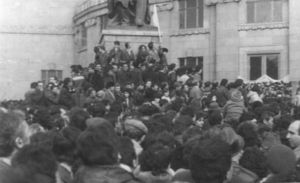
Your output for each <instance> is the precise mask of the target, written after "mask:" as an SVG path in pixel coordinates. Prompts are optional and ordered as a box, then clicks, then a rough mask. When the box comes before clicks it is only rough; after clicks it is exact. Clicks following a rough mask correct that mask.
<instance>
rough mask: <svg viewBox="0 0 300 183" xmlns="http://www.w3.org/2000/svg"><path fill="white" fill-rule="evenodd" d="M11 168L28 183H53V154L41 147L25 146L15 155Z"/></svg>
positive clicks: (54, 177) (54, 171) (54, 178)
mask: <svg viewBox="0 0 300 183" xmlns="http://www.w3.org/2000/svg"><path fill="white" fill-rule="evenodd" d="M12 167H13V169H14V170H15V171H17V172H20V174H21V175H22V176H23V178H24V179H27V180H30V181H28V182H30V183H55V182H56V175H55V174H56V171H57V164H56V159H55V156H54V154H53V153H52V152H51V151H49V149H46V148H45V147H43V146H38V145H27V146H25V147H23V148H22V149H21V150H20V151H18V152H17V153H16V155H15V156H14V158H13V159H12Z"/></svg>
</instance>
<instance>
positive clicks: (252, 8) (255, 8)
mask: <svg viewBox="0 0 300 183" xmlns="http://www.w3.org/2000/svg"><path fill="white" fill-rule="evenodd" d="M282 16H283V15H282V0H249V1H248V2H247V23H266V22H282V20H283V18H282Z"/></svg>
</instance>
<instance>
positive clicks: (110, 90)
mask: <svg viewBox="0 0 300 183" xmlns="http://www.w3.org/2000/svg"><path fill="white" fill-rule="evenodd" d="M114 90H115V83H114V82H108V83H107V84H106V90H105V91H104V92H105V94H104V99H103V100H108V101H109V102H110V104H112V103H114V102H115V101H116V96H115V94H114Z"/></svg>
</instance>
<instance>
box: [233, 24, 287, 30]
mask: <svg viewBox="0 0 300 183" xmlns="http://www.w3.org/2000/svg"><path fill="white" fill-rule="evenodd" d="M288 28H289V24H288V23H287V22H280V23H259V24H241V25H239V27H238V31H256V30H266V29H288Z"/></svg>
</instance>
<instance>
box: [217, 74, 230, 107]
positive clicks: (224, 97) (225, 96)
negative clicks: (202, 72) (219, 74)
mask: <svg viewBox="0 0 300 183" xmlns="http://www.w3.org/2000/svg"><path fill="white" fill-rule="evenodd" d="M227 84H228V80H227V79H222V81H221V83H220V86H219V87H218V89H217V91H216V97H217V102H218V104H219V105H220V107H224V105H225V104H226V102H227V101H228V100H229V98H230V95H229V91H228V89H227Z"/></svg>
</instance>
